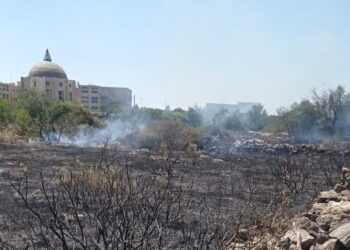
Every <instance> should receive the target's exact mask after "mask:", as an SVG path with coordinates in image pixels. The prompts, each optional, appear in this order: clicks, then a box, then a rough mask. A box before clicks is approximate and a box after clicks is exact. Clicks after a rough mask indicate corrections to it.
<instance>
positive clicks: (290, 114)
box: [277, 107, 298, 138]
mask: <svg viewBox="0 0 350 250" xmlns="http://www.w3.org/2000/svg"><path fill="white" fill-rule="evenodd" d="M277 114H278V116H279V120H280V124H281V126H282V127H284V128H285V130H286V131H287V132H288V137H289V138H292V137H293V136H294V135H295V130H296V127H297V121H298V119H297V113H296V112H295V110H293V109H292V108H286V107H281V108H279V109H277Z"/></svg>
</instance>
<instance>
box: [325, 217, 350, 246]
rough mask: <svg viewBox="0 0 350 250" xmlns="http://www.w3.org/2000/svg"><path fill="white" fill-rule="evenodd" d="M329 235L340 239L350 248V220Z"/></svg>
mask: <svg viewBox="0 0 350 250" xmlns="http://www.w3.org/2000/svg"><path fill="white" fill-rule="evenodd" d="M329 236H331V237H333V238H337V239H339V240H340V241H341V243H343V245H344V246H345V247H348V248H350V222H348V223H345V224H343V225H342V226H339V227H337V228H336V229H334V230H333V231H332V232H331V233H330V234H329Z"/></svg>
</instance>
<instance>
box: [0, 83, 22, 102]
mask: <svg viewBox="0 0 350 250" xmlns="http://www.w3.org/2000/svg"><path fill="white" fill-rule="evenodd" d="M20 90H21V89H20V87H19V86H17V85H15V84H14V83H2V82H0V99H6V100H8V101H10V102H14V101H16V100H17V95H18V93H19V92H20Z"/></svg>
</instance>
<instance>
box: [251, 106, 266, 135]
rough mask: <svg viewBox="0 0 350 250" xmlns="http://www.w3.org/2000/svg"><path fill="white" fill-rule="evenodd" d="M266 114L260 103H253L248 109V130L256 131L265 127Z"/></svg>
mask: <svg viewBox="0 0 350 250" xmlns="http://www.w3.org/2000/svg"><path fill="white" fill-rule="evenodd" d="M267 119H268V115H267V112H266V110H265V109H264V106H263V105H261V104H257V105H254V106H253V107H252V108H251V109H250V110H249V111H248V127H249V129H250V130H254V131H258V130H261V129H263V128H264V127H265V125H266V123H267Z"/></svg>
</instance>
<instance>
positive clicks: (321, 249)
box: [312, 239, 342, 250]
mask: <svg viewBox="0 0 350 250" xmlns="http://www.w3.org/2000/svg"><path fill="white" fill-rule="evenodd" d="M341 247H342V244H341V243H340V241H339V240H338V239H330V240H328V241H326V242H324V243H323V244H316V246H315V247H313V248H312V249H313V250H340V249H341Z"/></svg>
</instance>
